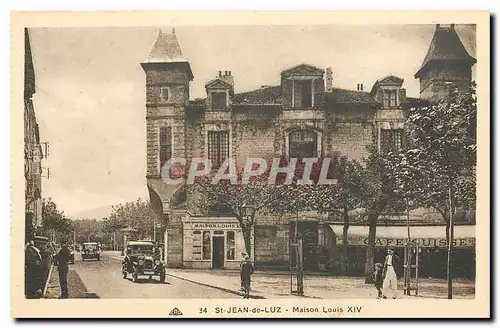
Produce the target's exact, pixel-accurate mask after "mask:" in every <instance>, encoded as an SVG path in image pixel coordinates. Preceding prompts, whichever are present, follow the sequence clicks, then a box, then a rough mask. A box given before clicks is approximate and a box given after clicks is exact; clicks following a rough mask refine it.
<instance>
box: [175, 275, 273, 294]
mask: <svg viewBox="0 0 500 328" xmlns="http://www.w3.org/2000/svg"><path fill="white" fill-rule="evenodd" d="M167 276H170V277H174V278H177V279H180V280H184V281H188V282H192V283H194V284H197V285H201V286H205V287H210V288H215V289H218V290H222V291H224V292H227V293H231V294H234V295H238V296H244V295H245V294H243V293H242V292H239V291H235V290H232V289H229V288H224V287H219V286H214V285H209V284H205V283H202V282H199V281H196V280H191V279H187V278H182V277H179V276H176V275H173V274H169V273H167ZM250 298H252V299H260V300H262V299H266V298H265V297H264V296H257V295H250Z"/></svg>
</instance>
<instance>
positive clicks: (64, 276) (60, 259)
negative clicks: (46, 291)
mask: <svg viewBox="0 0 500 328" xmlns="http://www.w3.org/2000/svg"><path fill="white" fill-rule="evenodd" d="M56 258H57V268H58V271H59V284H60V285H61V296H60V297H59V298H68V271H69V266H68V263H69V260H70V251H69V249H68V245H67V244H66V241H63V242H61V249H60V250H59V252H58V253H57V257H56Z"/></svg>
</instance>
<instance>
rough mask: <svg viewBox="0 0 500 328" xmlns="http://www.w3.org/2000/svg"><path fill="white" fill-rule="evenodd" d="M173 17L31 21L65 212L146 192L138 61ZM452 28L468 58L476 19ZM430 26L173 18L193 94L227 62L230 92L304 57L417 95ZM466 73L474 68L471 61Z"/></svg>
mask: <svg viewBox="0 0 500 328" xmlns="http://www.w3.org/2000/svg"><path fill="white" fill-rule="evenodd" d="M160 28H161V29H163V31H164V32H165V33H170V32H171V30H172V26H158V27H113V28H103V27H88V28H81V27H78V28H46V29H44V28H36V29H32V30H31V32H30V36H31V43H32V52H33V60H34V65H35V76H36V85H37V89H36V93H35V95H34V97H33V101H34V105H35V111H36V115H37V119H38V123H39V127H40V137H41V139H42V141H48V142H49V144H50V149H49V158H48V159H46V160H45V161H44V163H43V166H44V167H48V168H50V178H49V179H44V181H43V187H42V188H43V189H42V193H43V197H51V198H52V199H53V200H54V202H55V203H56V204H57V205H58V207H59V208H60V209H62V210H64V212H65V213H66V214H67V215H68V216H69V217H72V218H77V217H82V216H83V217H85V216H89V215H90V216H92V215H93V214H89V213H91V212H92V213H97V212H99V213H100V212H104V214H103V215H105V213H106V212H108V211H109V208H110V207H111V206H112V205H116V204H118V203H123V202H126V201H133V200H136V199H137V198H142V199H145V200H147V199H148V193H147V188H146V121H145V75H144V72H143V70H142V68H141V66H140V62H141V61H144V60H145V59H146V58H147V57H148V55H149V52H150V50H151V48H152V46H153V44H154V42H155V40H156V38H157V36H158V31H159V29H160ZM455 28H456V30H457V32H458V34H459V36H460V38H461V40H462V42H463V43H464V45H465V48H466V49H467V51H468V52H469V54H470V55H472V56H474V57H475V54H476V49H475V39H476V35H475V26H473V25H457V26H456V27H455ZM434 30H435V25H404V26H402V25H399V26H396V25H391V26H389V25H387V26H366V25H365V26H363V25H329V26H311V25H309V26H237V27H230V26H227V27H225V26H217V27H175V33H176V35H177V38H178V40H179V43H180V46H181V49H182V52H183V54H184V56H185V57H186V58H187V59H188V60H189V61H190V64H191V69H192V71H193V74H194V80H193V81H192V82H191V86H190V92H191V98H192V99H194V98H197V97H205V96H206V93H205V87H204V85H205V83H206V82H208V81H209V80H211V79H213V78H214V77H215V76H216V75H217V72H218V71H220V70H222V71H226V70H230V71H231V72H232V75H233V76H234V80H235V91H236V92H244V91H249V90H252V89H256V88H259V87H260V86H262V85H278V84H279V82H280V72H281V71H282V70H284V69H286V68H290V67H292V66H295V65H298V64H302V63H307V64H310V65H314V66H317V67H320V68H327V67H331V68H332V71H333V86H334V87H337V88H345V89H352V90H355V89H356V85H357V84H358V83H363V84H364V89H365V90H368V91H369V90H370V89H371V87H372V86H373V84H374V82H375V81H376V80H377V79H379V78H382V77H384V76H386V75H389V74H392V75H396V76H399V77H401V78H403V79H404V87H405V88H406V90H407V95H408V96H410V97H418V94H419V82H418V80H416V79H415V78H414V77H413V75H414V74H415V72H416V71H417V70H418V68H419V67H420V65H421V63H422V61H423V59H424V57H425V54H426V53H427V49H428V47H429V44H430V41H431V39H432V36H433V33H434ZM473 76H474V70H473Z"/></svg>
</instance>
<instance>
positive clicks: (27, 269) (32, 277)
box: [24, 240, 43, 298]
mask: <svg viewBox="0 0 500 328" xmlns="http://www.w3.org/2000/svg"><path fill="white" fill-rule="evenodd" d="M24 253H25V264H24V281H25V295H26V298H40V297H42V293H43V292H42V288H43V286H42V281H43V279H42V256H41V254H40V250H39V249H38V248H36V247H35V243H34V241H33V240H30V241H29V242H28V243H27V244H26V248H25V252H24Z"/></svg>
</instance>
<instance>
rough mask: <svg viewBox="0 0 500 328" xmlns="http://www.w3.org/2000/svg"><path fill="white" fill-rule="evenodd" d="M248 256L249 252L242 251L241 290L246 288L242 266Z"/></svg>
mask: <svg viewBox="0 0 500 328" xmlns="http://www.w3.org/2000/svg"><path fill="white" fill-rule="evenodd" d="M246 256H247V253H245V252H242V253H241V261H240V280H241V290H245V283H244V281H243V271H242V270H241V267H242V266H243V263H245V257H246Z"/></svg>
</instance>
